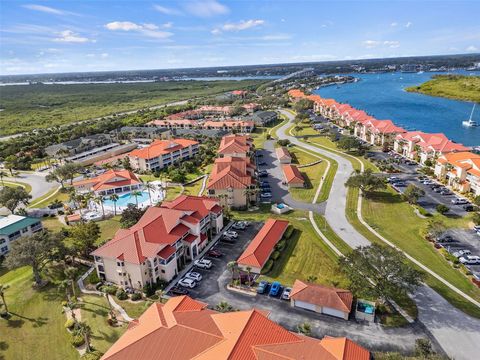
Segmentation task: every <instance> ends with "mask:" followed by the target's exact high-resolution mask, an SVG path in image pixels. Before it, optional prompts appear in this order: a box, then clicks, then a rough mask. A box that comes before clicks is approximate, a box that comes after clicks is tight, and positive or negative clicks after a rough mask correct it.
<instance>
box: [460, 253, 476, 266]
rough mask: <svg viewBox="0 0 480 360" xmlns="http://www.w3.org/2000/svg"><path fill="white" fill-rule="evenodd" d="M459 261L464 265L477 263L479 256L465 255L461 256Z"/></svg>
mask: <svg viewBox="0 0 480 360" xmlns="http://www.w3.org/2000/svg"><path fill="white" fill-rule="evenodd" d="M459 260H460V262H461V263H462V264H465V265H478V264H480V256H476V255H466V256H463V257H461V258H460V259H459Z"/></svg>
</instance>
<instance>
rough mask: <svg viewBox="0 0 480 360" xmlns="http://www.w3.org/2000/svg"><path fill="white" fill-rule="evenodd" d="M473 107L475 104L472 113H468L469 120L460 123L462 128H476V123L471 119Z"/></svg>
mask: <svg viewBox="0 0 480 360" xmlns="http://www.w3.org/2000/svg"><path fill="white" fill-rule="evenodd" d="M475 105H477V104H473V109H472V112H471V113H470V119H468V120H465V121H462V125H463V126H466V127H476V126H478V124H477V122H476V121H475V120H473V118H472V117H473V112H474V111H475Z"/></svg>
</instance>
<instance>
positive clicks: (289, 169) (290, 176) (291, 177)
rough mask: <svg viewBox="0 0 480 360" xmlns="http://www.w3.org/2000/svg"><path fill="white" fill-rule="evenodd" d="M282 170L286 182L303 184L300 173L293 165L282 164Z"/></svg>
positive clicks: (303, 180)
mask: <svg viewBox="0 0 480 360" xmlns="http://www.w3.org/2000/svg"><path fill="white" fill-rule="evenodd" d="M282 170H283V174H284V175H285V179H286V180H287V183H288V184H303V183H304V182H305V179H304V178H303V175H302V173H301V172H300V170H298V168H297V167H296V166H295V165H291V164H284V165H282Z"/></svg>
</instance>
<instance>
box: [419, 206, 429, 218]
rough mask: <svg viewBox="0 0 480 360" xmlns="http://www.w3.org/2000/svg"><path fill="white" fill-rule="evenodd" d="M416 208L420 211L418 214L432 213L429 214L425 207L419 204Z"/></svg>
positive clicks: (426, 214) (427, 214)
mask: <svg viewBox="0 0 480 360" xmlns="http://www.w3.org/2000/svg"><path fill="white" fill-rule="evenodd" d="M417 209H418V212H419V213H420V215H423V216H432V214H430V213H429V212H428V211H427V210H426V209H425V208H423V207H421V206H417Z"/></svg>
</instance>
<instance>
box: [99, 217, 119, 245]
mask: <svg viewBox="0 0 480 360" xmlns="http://www.w3.org/2000/svg"><path fill="white" fill-rule="evenodd" d="M97 224H98V226H99V227H100V239H98V240H97V244H101V243H103V242H105V241H107V240H110V239H112V238H113V236H114V235H115V233H116V232H117V230H118V229H120V215H117V216H114V217H112V218H110V219H106V220H102V221H99V222H97Z"/></svg>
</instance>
